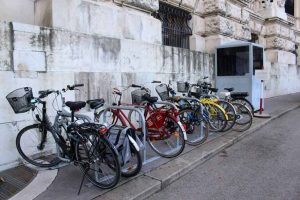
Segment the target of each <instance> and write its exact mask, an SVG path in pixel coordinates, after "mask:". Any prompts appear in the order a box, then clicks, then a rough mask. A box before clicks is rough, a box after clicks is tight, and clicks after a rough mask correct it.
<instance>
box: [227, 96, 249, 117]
mask: <svg viewBox="0 0 300 200" xmlns="http://www.w3.org/2000/svg"><path fill="white" fill-rule="evenodd" d="M232 102H235V103H241V104H243V105H244V106H247V108H249V110H250V111H251V113H252V115H253V114H254V107H253V105H252V103H251V102H250V101H248V99H246V98H235V99H233V100H232Z"/></svg>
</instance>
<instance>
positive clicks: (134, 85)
mask: <svg viewBox="0 0 300 200" xmlns="http://www.w3.org/2000/svg"><path fill="white" fill-rule="evenodd" d="M131 87H135V88H142V86H140V85H136V84H132V85H131Z"/></svg>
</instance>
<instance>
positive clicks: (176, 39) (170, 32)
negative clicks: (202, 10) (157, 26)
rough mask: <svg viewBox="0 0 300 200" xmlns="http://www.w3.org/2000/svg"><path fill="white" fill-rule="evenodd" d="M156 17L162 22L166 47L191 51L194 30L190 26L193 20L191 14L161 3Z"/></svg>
mask: <svg viewBox="0 0 300 200" xmlns="http://www.w3.org/2000/svg"><path fill="white" fill-rule="evenodd" d="M154 17H155V18H157V19H159V20H160V21H161V22H162V39H163V44H164V45H167V46H173V47H180V48H186V49H189V47H190V44H189V43H190V42H189V37H190V36H191V35H192V29H191V28H190V27H189V25H188V21H189V20H191V19H192V15H191V14H190V13H189V12H187V11H185V10H182V9H180V8H176V7H174V6H171V5H169V4H166V3H162V2H159V10H158V13H155V14H154Z"/></svg>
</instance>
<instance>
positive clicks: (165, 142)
mask: <svg viewBox="0 0 300 200" xmlns="http://www.w3.org/2000/svg"><path fill="white" fill-rule="evenodd" d="M147 139H148V143H149V145H150V147H151V148H152V149H153V151H154V152H156V153H157V154H158V155H160V156H162V157H165V158H173V157H176V156H178V155H179V154H180V153H181V152H182V151H183V149H184V146H185V140H184V133H183V130H182V128H181V127H180V125H179V124H178V122H176V121H175V120H174V119H173V118H171V117H169V116H166V117H165V119H164V121H163V122H162V126H161V127H160V128H148V133H147Z"/></svg>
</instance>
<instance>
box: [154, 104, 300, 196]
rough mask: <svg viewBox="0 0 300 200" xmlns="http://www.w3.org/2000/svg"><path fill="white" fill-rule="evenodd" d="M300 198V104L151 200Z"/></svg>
mask: <svg viewBox="0 0 300 200" xmlns="http://www.w3.org/2000/svg"><path fill="white" fill-rule="evenodd" d="M157 199H160V200H169V199H170V200H171V199H172V200H173V199H197V200H206V199H209V200H234V199H237V200H244V199H245V200H252V199H255V200H300V109H297V110H294V111H292V112H290V113H288V114H286V115H284V116H282V117H281V118H278V119H276V120H274V121H272V122H271V123H270V124H268V125H267V126H265V127H263V128H262V129H261V130H259V131H257V132H255V133H253V134H251V135H250V136H249V137H247V138H245V139H243V140H242V141H241V142H239V143H236V144H235V145H233V146H231V147H229V148H228V149H226V150H224V151H223V152H222V153H220V154H219V155H217V156H215V157H213V158H212V159H211V160H209V161H207V162H206V163H204V164H203V165H200V166H199V167H197V168H195V169H194V170H193V171H191V172H189V173H188V174H187V175H185V176H183V177H182V178H180V179H179V180H177V181H176V182H174V183H173V184H171V185H170V186H168V187H167V188H165V189H164V190H162V191H161V192H159V193H156V194H154V195H153V196H151V197H150V198H149V200H157Z"/></svg>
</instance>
